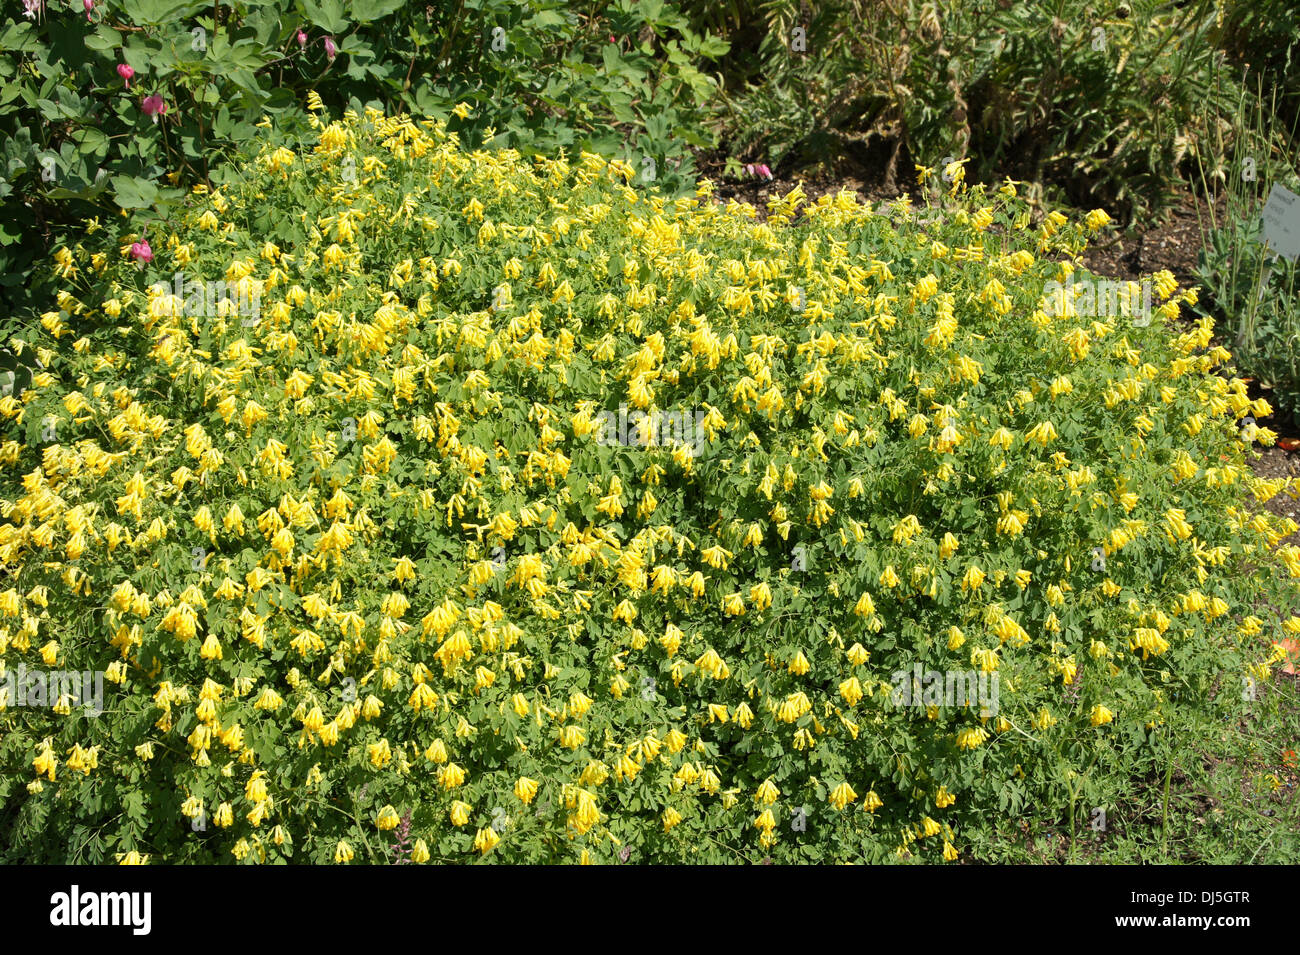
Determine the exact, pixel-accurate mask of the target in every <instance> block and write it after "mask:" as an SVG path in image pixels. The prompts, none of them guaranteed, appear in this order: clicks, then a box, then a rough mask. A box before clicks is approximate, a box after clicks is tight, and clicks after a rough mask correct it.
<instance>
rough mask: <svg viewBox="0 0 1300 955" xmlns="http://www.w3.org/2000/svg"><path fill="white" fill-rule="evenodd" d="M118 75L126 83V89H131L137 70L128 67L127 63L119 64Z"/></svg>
mask: <svg viewBox="0 0 1300 955" xmlns="http://www.w3.org/2000/svg"><path fill="white" fill-rule="evenodd" d="M117 75H118V76H120V77H122V79H123V80H125V81H126V88H127V89H130V88H131V77H133V76H135V68H134V67H130V66H127V65H126V64H125V63H119V64H117Z"/></svg>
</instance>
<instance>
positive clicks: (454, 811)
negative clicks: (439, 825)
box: [449, 799, 473, 826]
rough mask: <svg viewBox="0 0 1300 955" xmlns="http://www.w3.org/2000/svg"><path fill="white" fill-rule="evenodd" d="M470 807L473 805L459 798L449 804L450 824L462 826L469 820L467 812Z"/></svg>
mask: <svg viewBox="0 0 1300 955" xmlns="http://www.w3.org/2000/svg"><path fill="white" fill-rule="evenodd" d="M472 808H473V807H472V806H470V804H469V803H467V802H462V801H461V800H459V799H457V800H455V801H454V802H453V803H452V804H451V812H450V814H449V815H450V817H451V824H452V825H453V826H463V825H465V823H467V822H469V813H470V809H472Z"/></svg>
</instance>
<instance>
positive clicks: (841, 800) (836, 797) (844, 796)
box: [829, 783, 858, 809]
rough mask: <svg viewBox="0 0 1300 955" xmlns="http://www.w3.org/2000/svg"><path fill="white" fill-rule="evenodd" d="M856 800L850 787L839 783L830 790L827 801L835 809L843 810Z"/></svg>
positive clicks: (856, 796) (855, 794) (856, 795)
mask: <svg viewBox="0 0 1300 955" xmlns="http://www.w3.org/2000/svg"><path fill="white" fill-rule="evenodd" d="M857 798H858V794H857V793H855V792H854V791H853V787H852V786H850V785H849V784H848V783H840V784H839V785H838V786H836V787H835V788H834V789H833V790H831V794H830V797H829V801H830V804H831V805H832V806H834V807H835V808H836V809H843V808H844V807H845V806H847V805H848V804H849V803H851V802H853V801H854V800H855V799H857Z"/></svg>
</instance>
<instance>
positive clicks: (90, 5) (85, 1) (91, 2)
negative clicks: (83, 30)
mask: <svg viewBox="0 0 1300 955" xmlns="http://www.w3.org/2000/svg"><path fill="white" fill-rule="evenodd" d="M81 5H82V6H83V7H85V8H86V22H87V23H89V22H90V14H91V13H92V12H93V11H94V9H95V0H81Z"/></svg>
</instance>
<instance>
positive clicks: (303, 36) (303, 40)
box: [298, 30, 307, 49]
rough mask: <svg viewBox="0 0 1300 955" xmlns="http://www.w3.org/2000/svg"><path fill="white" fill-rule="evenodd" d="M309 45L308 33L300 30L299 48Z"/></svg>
mask: <svg viewBox="0 0 1300 955" xmlns="http://www.w3.org/2000/svg"><path fill="white" fill-rule="evenodd" d="M306 45H307V34H306V32H305V31H303V30H299V31H298V48H299V49H301V48H302V47H305V46H306Z"/></svg>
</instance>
